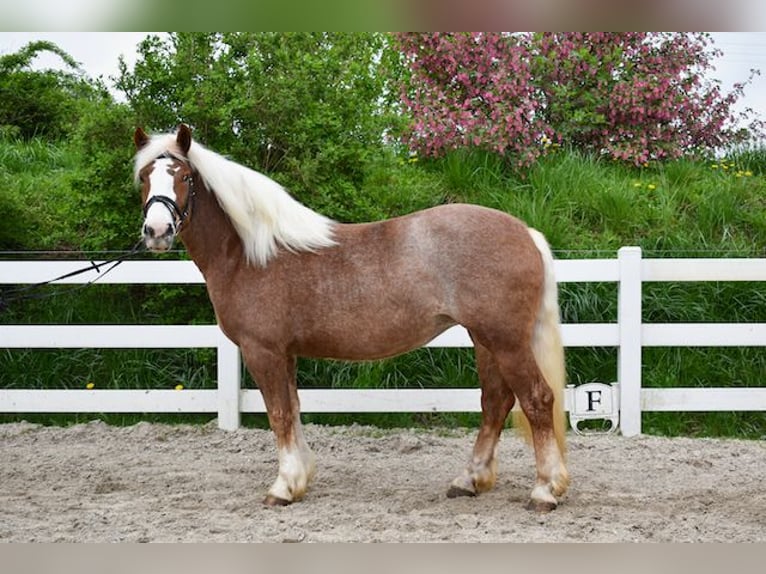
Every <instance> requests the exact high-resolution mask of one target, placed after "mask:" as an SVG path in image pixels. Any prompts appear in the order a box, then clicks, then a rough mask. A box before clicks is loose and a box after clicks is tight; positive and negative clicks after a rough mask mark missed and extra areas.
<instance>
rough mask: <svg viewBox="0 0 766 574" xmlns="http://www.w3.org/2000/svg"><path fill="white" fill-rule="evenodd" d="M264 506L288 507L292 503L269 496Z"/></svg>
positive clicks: (264, 500)
mask: <svg viewBox="0 0 766 574" xmlns="http://www.w3.org/2000/svg"><path fill="white" fill-rule="evenodd" d="M263 504H264V505H265V506H287V505H288V504H290V501H289V500H285V499H284V498H279V497H278V496H274V495H273V494H267V495H266V498H264V499H263Z"/></svg>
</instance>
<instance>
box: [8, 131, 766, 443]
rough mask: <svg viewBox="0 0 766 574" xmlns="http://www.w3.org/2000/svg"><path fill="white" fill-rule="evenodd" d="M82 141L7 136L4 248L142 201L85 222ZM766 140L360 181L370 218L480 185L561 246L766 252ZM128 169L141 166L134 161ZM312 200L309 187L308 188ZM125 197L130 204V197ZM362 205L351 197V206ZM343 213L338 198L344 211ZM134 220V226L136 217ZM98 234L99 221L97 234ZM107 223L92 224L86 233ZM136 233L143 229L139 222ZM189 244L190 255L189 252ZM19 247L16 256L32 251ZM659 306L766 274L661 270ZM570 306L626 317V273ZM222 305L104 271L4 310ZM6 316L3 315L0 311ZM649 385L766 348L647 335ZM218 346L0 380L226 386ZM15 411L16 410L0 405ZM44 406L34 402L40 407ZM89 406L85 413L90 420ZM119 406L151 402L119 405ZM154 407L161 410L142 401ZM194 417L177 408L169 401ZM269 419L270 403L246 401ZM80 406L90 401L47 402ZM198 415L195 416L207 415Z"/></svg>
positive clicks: (741, 367)
mask: <svg viewBox="0 0 766 574" xmlns="http://www.w3.org/2000/svg"><path fill="white" fill-rule="evenodd" d="M81 159H82V158H80V157H78V153H77V152H76V150H73V149H71V148H68V147H67V146H66V145H63V144H62V145H61V146H52V145H50V144H43V143H42V142H36V141H32V142H28V143H21V142H8V141H5V142H2V141H0V189H2V192H0V209H2V210H3V212H4V213H6V214H10V215H9V217H8V218H6V221H5V222H4V223H3V225H2V227H0V246H2V248H3V249H4V250H6V251H7V250H17V249H21V250H45V251H48V250H59V249H62V248H64V249H77V248H78V247H80V246H82V245H89V244H93V243H94V240H93V237H97V236H98V234H100V233H102V229H100V227H99V226H102V225H107V224H108V223H109V222H110V221H115V220H119V221H121V222H123V223H124V222H125V221H126V220H127V221H128V222H129V223H130V224H131V225H132V222H133V221H135V222H136V225H137V222H138V218H139V207H138V203H137V198H136V202H135V209H134V211H133V212H132V213H124V212H123V211H120V210H115V212H114V213H110V212H105V213H104V214H103V219H102V220H93V221H91V222H90V227H88V226H85V227H84V226H83V221H82V213H81V210H79V208H78V206H81V205H82V195H83V194H86V193H87V192H88V190H86V189H83V188H82V185H81V184H82V181H83V177H84V174H83V172H82V171H81ZM764 169H766V153H764V151H763V150H760V151H758V150H756V151H750V152H741V153H738V154H732V156H731V157H729V158H727V159H726V160H725V161H721V160H716V161H713V160H710V161H691V160H682V161H677V162H673V163H669V164H661V165H648V166H646V167H644V168H640V169H637V168H631V167H626V166H623V165H619V164H616V163H611V162H604V161H598V160H596V159H594V158H592V157H588V156H583V155H581V154H578V153H576V152H572V151H568V150H558V151H556V152H555V153H551V154H549V155H548V156H546V157H545V158H543V159H542V160H541V161H540V162H538V164H537V165H536V166H534V167H533V168H532V169H531V170H530V171H529V172H528V173H527V174H525V175H524V176H523V177H521V176H519V175H518V174H513V173H511V172H509V171H508V170H507V169H505V167H504V166H503V164H502V162H500V161H499V160H498V159H497V158H495V157H494V156H491V155H486V154H482V153H478V152H473V153H465V152H463V153H454V154H452V155H450V156H448V157H447V158H444V159H442V160H438V161H422V160H421V161H418V160H410V159H398V158H393V157H384V158H380V159H379V160H378V161H377V162H373V163H371V165H370V167H369V170H368V173H367V176H366V179H365V181H364V182H363V183H362V184H361V186H360V188H359V189H357V190H355V194H356V196H357V197H358V198H363V200H362V199H360V202H359V205H357V206H356V207H355V210H354V211H353V217H354V219H355V220H362V219H379V218H383V217H390V216H395V215H399V214H402V213H407V212H410V211H413V210H416V209H420V208H424V207H428V206H430V205H435V204H439V203H444V202H454V201H467V202H472V203H479V204H483V205H487V206H491V207H495V208H498V209H501V210H503V211H507V212H509V213H512V214H515V215H517V216H518V217H520V218H522V219H524V220H525V221H527V222H528V223H529V225H531V226H533V227H536V228H537V229H540V230H541V231H542V232H543V233H545V234H546V236H547V237H548V239H549V241H550V242H551V244H552V246H553V248H554V250H555V251H556V254H557V256H558V257H560V258H590V257H614V256H615V254H616V250H617V249H618V248H619V247H621V246H624V245H638V246H640V247H642V248H643V249H644V253H645V256H646V257H693V256H705V257H764V256H766V252H765V247H764V246H766V184H765V183H764V181H765V180H764ZM126 173H127V174H128V175H127V177H129V167H127V171H126ZM305 201H307V203H309V204H310V198H308V199H305ZM120 209H122V208H120ZM348 211H349V210H348V207H345V208H344V212H348ZM330 215H334V214H332V213H331V214H330ZM130 228H131V229H132V227H130ZM84 234H85V235H86V236H84ZM88 234H92V235H93V236H92V237H87V235H88ZM128 235H129V236H126V237H125V245H126V246H128V245H130V244H131V243H132V239H133V236H134V232H133V234H128ZM178 256H182V255H178ZM6 257H10V258H17V257H19V255H18V254H12V255H8V256H6ZM643 304H644V310H643V313H644V320H645V321H647V322H692V323H693V322H738V321H742V322H766V290H764V289H762V288H761V286H759V285H756V284H738V283H712V284H649V285H646V286H645V291H644V301H643ZM561 305H562V315H563V321H564V322H612V321H615V320H616V287H615V286H614V285H610V284H582V285H576V284H565V285H562V288H561ZM213 320H214V318H213V314H212V311H211V309H210V307H209V304H208V303H207V301H206V297H205V294H204V291H203V289H202V288H199V287H183V288H181V287H175V286H168V287H164V286H162V287H156V286H151V287H142V286H134V287H125V286H94V287H91V288H89V289H87V290H82V291H78V292H73V293H72V294H68V295H64V296H59V297H56V298H53V299H50V300H46V301H31V302H25V303H19V304H15V305H13V306H12V307H10V308H9V309H8V310H6V311H5V312H4V313H3V314H2V315H0V322H2V323H6V324H12V323H126V324H129V323H165V322H169V323H190V322H197V323H205V322H212V321H213ZM0 328H1V327H0ZM644 364H645V370H644V375H645V376H644V386H646V387H674V386H695V387H704V386H728V385H731V386H761V385H762V384H763V382H762V376H763V373H764V372H766V349H760V348H756V349H738V348H720V349H646V350H645V351H644ZM299 367H300V368H299V384H300V385H301V386H302V387H333V388H341V387H357V388H407V387H445V386H454V387H472V386H475V384H476V375H475V365H474V361H473V356H472V353H471V351H470V350H465V349H450V350H446V349H421V350H418V351H415V352H413V353H410V354H408V355H405V356H403V357H400V358H397V359H391V360H387V361H381V362H377V363H361V364H351V363H341V362H332V361H308V360H302V361H301V362H300V365H299ZM567 369H568V376H569V380H570V382H574V383H582V382H587V381H612V380H614V378H615V376H616V352H615V350H614V349H571V350H569V352H568V354H567ZM214 377H215V356H214V353H213V352H212V351H208V350H191V351H176V350H173V351H161V350H159V351H155V350H131V351H118V350H114V351H112V350H109V351H99V350H67V351H65V352H59V351H24V350H13V351H10V350H5V349H1V350H0V388H13V387H16V388H48V387H50V388H85V387H86V386H87V385H88V384H94V385H95V386H96V387H98V388H174V387H175V386H176V385H177V384H183V386H184V387H185V388H212V387H213V386H214ZM10 418H12V417H9V416H2V417H0V420H9V419H10ZM26 418H30V417H26ZM82 418H83V417H82V416H81V417H79V419H80V420H81V419H82ZM105 418H107V420H110V421H113V422H118V423H120V422H130V421H133V420H137V418H138V417H125V416H108V417H105ZM141 418H142V419H147V417H144V416H142V417H141ZM168 418H170V419H171V420H179V419H178V417H168ZM245 418H246V421H249V422H251V423H252V424H260V425H263V424H265V421H264V420H263V417H245ZM306 418H307V419H309V420H313V421H321V422H340V423H349V422H352V421H359V422H365V423H374V424H379V425H384V426H391V425H403V426H410V425H419V424H433V423H434V422H438V423H442V424H475V423H476V421H477V417H476V416H475V415H447V414H440V415H434V414H425V415H409V414H408V415H401V414H397V415H363V416H362V415H353V416H352V415H337V416H326V415H322V416H318V415H307V416H306ZM764 418H766V417H763V414H762V413H714V414H706V413H691V414H690V413H678V414H653V413H649V414H645V415H644V430H645V431H646V432H651V433H658V434H689V435H704V436H744V437H753V438H759V437H762V436H764V435H766V422H765V421H764ZM38 419H39V420H44V421H55V422H62V421H71V420H76V419H77V417H38ZM198 419H199V417H191V420H198Z"/></svg>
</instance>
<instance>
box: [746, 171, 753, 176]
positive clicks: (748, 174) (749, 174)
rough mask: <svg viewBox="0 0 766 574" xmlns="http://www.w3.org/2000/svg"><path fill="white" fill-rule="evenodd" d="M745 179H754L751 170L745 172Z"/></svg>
mask: <svg viewBox="0 0 766 574" xmlns="http://www.w3.org/2000/svg"><path fill="white" fill-rule="evenodd" d="M745 177H753V172H752V171H750V170H747V171H746V172H745Z"/></svg>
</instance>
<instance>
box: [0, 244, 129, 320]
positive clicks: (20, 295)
mask: <svg viewBox="0 0 766 574" xmlns="http://www.w3.org/2000/svg"><path fill="white" fill-rule="evenodd" d="M142 244H143V240H139V241H138V243H136V244H135V245H134V246H133V248H132V249H131V250H130V251H126V252H125V253H123V254H122V255H120V256H118V257H114V258H112V259H108V260H107V261H103V262H101V263H95V262H93V261H91V262H90V265H88V266H87V267H83V268H81V269H76V270H74V271H70V272H69V273H64V274H63V275H59V276H58V277H54V278H53V279H48V280H47V281H42V282H41V283H33V284H31V285H26V286H25V287H16V288H15V289H6V290H4V291H0V312H2V311H5V310H6V309H7V308H8V306H9V304H10V303H15V302H17V301H28V300H33V299H49V298H51V297H55V296H57V295H61V294H62V293H71V292H73V291H79V290H80V289H84V288H86V287H89V286H90V285H93V284H94V283H95V282H96V281H98V280H99V279H103V278H104V277H105V276H106V275H107V274H108V273H109V272H110V271H112V270H113V269H114V268H115V267H117V266H118V265H119V264H120V263H122V262H123V261H125V260H126V259H128V258H129V257H133V256H134V255H136V254H137V253H139V252H140V251H141V246H142ZM107 266H110V267H108V269H106V270H105V271H104V272H103V273H102V272H101V268H102V267H107ZM88 271H96V273H99V275H97V276H96V277H94V278H93V279H91V280H90V281H88V282H87V283H83V284H82V285H78V286H77V287H69V288H66V289H57V290H55V291H51V292H48V293H37V292H36V291H38V290H39V289H41V288H43V287H47V286H48V285H50V284H51V283H55V282H56V281H61V280H63V279H69V278H70V277H75V276H77V275H81V274H83V273H87V272H88Z"/></svg>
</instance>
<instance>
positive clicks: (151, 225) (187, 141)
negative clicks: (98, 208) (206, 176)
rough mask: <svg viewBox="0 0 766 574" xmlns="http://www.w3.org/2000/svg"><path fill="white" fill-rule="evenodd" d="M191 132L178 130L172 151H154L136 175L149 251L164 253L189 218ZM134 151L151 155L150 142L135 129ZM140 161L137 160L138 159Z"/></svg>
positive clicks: (143, 231)
mask: <svg viewBox="0 0 766 574" xmlns="http://www.w3.org/2000/svg"><path fill="white" fill-rule="evenodd" d="M191 140H192V137H191V130H190V129H189V128H188V127H187V126H186V125H183V124H182V125H181V126H179V128H178V133H177V135H176V141H175V145H173V146H172V149H166V148H163V149H158V150H157V155H156V156H155V155H152V156H151V157H149V158H147V161H146V162H144V164H143V165H142V166H139V167H140V169H139V170H138V172H137V179H138V183H139V186H140V188H141V201H142V203H143V206H144V225H143V228H142V233H143V238H144V243H145V244H146V248H147V249H149V250H151V251H167V250H169V249H170V248H171V247H172V246H173V240H174V239H175V236H176V235H177V234H178V233H179V231H180V230H181V228H182V227H183V225H184V224H185V223H187V220H188V218H189V217H190V214H191V209H192V202H193V199H194V172H193V170H192V167H191V165H189V161H188V159H187V154H188V152H189V147H191ZM133 141H134V142H135V144H136V149H137V150H138V151H139V152H141V150H144V149H145V148H146V151H151V143H152V139H151V138H150V137H149V136H148V135H147V134H146V133H145V132H144V130H142V129H141V128H137V129H136V132H135V134H134V135H133ZM139 157H140V156H139Z"/></svg>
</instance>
